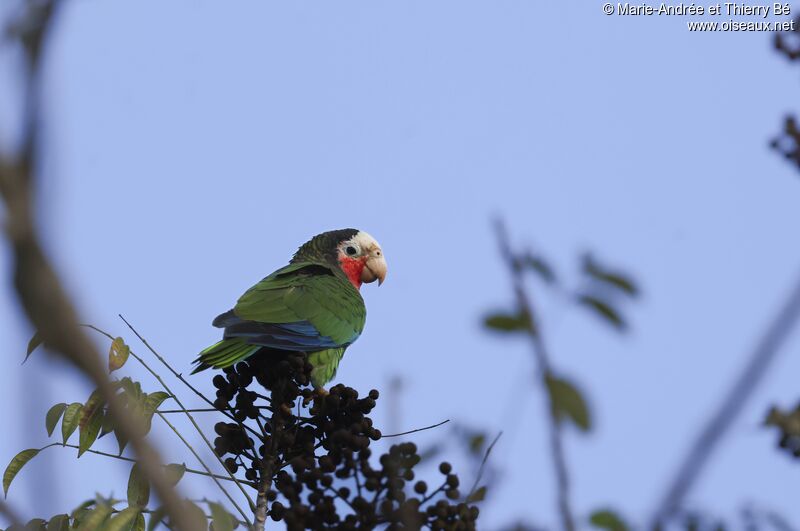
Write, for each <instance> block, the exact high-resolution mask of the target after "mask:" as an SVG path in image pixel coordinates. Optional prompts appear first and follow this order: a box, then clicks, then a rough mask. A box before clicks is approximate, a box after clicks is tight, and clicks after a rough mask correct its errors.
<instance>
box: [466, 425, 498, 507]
mask: <svg viewBox="0 0 800 531" xmlns="http://www.w3.org/2000/svg"><path fill="white" fill-rule="evenodd" d="M501 435H503V432H502V431H501V432H500V433H498V434H497V436H496V437H495V438H494V440H493V441H492V444H490V445H489V447H488V448H486V453H485V454H483V460H482V461H481V466H479V467H478V475H477V476H475V483H473V484H472V488H471V489H470V491H469V494H467V498H466V499H470V498H471V497H472V495H473V494H474V493H475V491H476V490H478V483H480V481H481V478H482V477H483V469H484V468H485V467H486V461H488V460H489V454H490V453H492V449H493V448H494V445H495V444H497V441H499V440H500V436H501Z"/></svg>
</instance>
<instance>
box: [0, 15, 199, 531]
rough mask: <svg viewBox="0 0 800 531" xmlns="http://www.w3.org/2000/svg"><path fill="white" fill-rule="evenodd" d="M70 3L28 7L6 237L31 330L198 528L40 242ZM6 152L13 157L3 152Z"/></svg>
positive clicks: (186, 521) (5, 193) (7, 163)
mask: <svg viewBox="0 0 800 531" xmlns="http://www.w3.org/2000/svg"><path fill="white" fill-rule="evenodd" d="M63 3H64V2H60V1H58V0H50V1H46V0H43V1H39V2H28V3H27V4H26V5H27V7H28V9H27V11H26V12H25V14H26V15H27V16H28V18H29V20H25V21H24V22H25V24H24V25H25V26H26V28H24V29H23V30H22V31H23V32H24V34H23V35H21V36H20V41H21V44H22V45H23V46H24V47H25V51H26V52H27V55H26V59H27V63H26V66H27V70H26V71H25V76H24V79H23V86H24V96H23V101H22V103H21V105H20V107H21V108H22V109H23V113H24V115H23V132H22V146H21V147H20V148H19V149H18V150H17V153H16V156H13V155H9V157H8V160H6V159H5V158H4V157H2V156H0V195H2V197H3V200H4V202H5V206H6V209H5V210H6V236H7V239H8V241H9V243H10V246H11V250H12V256H13V260H14V286H15V289H16V293H17V296H18V299H19V301H20V303H21V305H22V307H23V309H24V310H25V313H26V315H27V317H28V319H29V321H30V323H31V325H32V326H33V327H34V328H35V329H36V330H37V331H38V333H39V334H40V336H41V337H42V339H43V342H44V344H45V345H47V346H48V347H49V348H50V350H51V351H52V352H54V353H57V354H59V355H61V356H62V357H64V358H65V359H67V360H69V361H71V362H72V363H73V364H74V365H75V366H77V367H78V368H79V369H80V370H81V372H82V373H83V374H84V375H85V376H87V377H88V378H89V379H91V380H92V382H93V383H94V384H95V386H96V387H97V390H98V391H99V392H100V394H101V396H102V397H103V399H105V401H106V402H107V403H108V407H109V410H110V413H111V415H112V416H113V418H114V421H115V425H116V427H117V430H118V431H119V432H120V434H121V435H122V436H123V437H125V438H126V439H128V440H129V441H130V443H131V447H132V448H133V451H134V452H135V453H136V455H137V456H138V457H139V462H140V463H141V468H142V472H143V475H144V476H145V478H147V479H148V480H149V481H150V482H151V484H152V486H153V489H154V491H155V492H156V494H157V495H158V497H159V498H160V499H161V501H162V502H163V504H164V507H165V509H166V511H167V513H168V514H169V516H170V518H171V520H172V522H174V523H175V525H176V527H177V528H178V529H180V530H181V531H190V530H192V529H195V528H196V526H195V524H196V522H194V518H192V517H191V515H190V514H189V513H187V512H186V511H184V510H183V507H182V503H181V497H180V496H179V495H178V493H177V492H176V490H175V489H174V488H173V486H172V485H170V484H169V482H168V481H167V478H166V477H165V475H164V474H163V473H162V471H161V466H162V465H161V456H160V455H159V453H158V451H157V450H156V449H155V448H154V447H153V446H152V445H151V444H150V443H149V441H147V440H146V439H145V438H144V437H143V436H142V434H141V430H140V428H139V423H138V422H137V420H136V419H134V418H133V416H132V415H131V414H130V412H128V411H127V410H126V409H125V408H124V407H123V405H122V403H121V401H120V399H119V398H118V397H117V393H116V389H115V388H114V386H113V385H112V383H111V381H110V379H109V377H108V374H107V373H106V369H105V366H104V364H103V363H102V362H101V358H100V355H99V352H97V350H96V349H95V348H94V345H93V344H92V342H91V341H89V339H88V338H87V337H86V335H85V334H84V333H83V332H82V331H81V330H80V328H79V327H78V318H77V312H76V310H75V307H74V305H73V304H72V301H71V299H70V298H69V296H68V295H67V293H66V291H65V290H64V288H63V285H62V283H61V281H60V279H59V275H58V274H57V272H56V270H55V269H54V267H53V265H52V264H51V262H50V261H49V260H48V258H47V256H46V254H45V251H44V249H43V247H42V244H41V240H40V237H39V228H38V227H37V226H36V222H35V219H36V216H35V213H34V201H33V196H34V189H35V186H34V185H35V182H34V181H35V179H36V177H37V172H38V166H39V163H40V162H41V142H40V140H41V136H42V135H41V115H40V112H41V101H40V99H41V77H42V76H41V64H42V61H41V57H42V55H43V51H44V45H45V44H46V42H47V37H48V35H49V33H50V29H51V28H52V26H53V23H54V20H55V14H56V11H57V9H58V8H59V7H61V6H62V5H63ZM0 153H13V150H10V149H0Z"/></svg>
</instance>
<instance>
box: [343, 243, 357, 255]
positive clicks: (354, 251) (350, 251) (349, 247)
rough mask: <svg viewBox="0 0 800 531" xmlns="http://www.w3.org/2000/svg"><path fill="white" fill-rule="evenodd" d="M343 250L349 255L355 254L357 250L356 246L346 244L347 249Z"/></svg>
mask: <svg viewBox="0 0 800 531" xmlns="http://www.w3.org/2000/svg"><path fill="white" fill-rule="evenodd" d="M345 252H346V253H347V254H349V255H350V256H353V255H355V254H356V253H357V252H358V250H356V248H355V247H353V246H352V245H348V246H347V249H345Z"/></svg>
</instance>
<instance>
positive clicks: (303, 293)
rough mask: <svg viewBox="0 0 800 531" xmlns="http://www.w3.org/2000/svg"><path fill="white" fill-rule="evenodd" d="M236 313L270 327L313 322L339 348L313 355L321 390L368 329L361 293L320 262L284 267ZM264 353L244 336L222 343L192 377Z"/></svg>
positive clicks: (239, 304)
mask: <svg viewBox="0 0 800 531" xmlns="http://www.w3.org/2000/svg"><path fill="white" fill-rule="evenodd" d="M233 313H234V314H235V315H236V316H237V317H239V318H240V319H244V320H246V321H255V322H260V323H270V324H287V323H297V322H303V321H305V322H308V323H310V324H311V325H312V326H313V327H314V328H315V329H316V330H317V332H319V334H320V335H322V336H326V337H329V338H331V340H333V342H334V343H336V344H338V345H340V346H339V347H336V348H326V349H323V350H317V351H309V352H308V356H309V362H310V363H311V365H312V366H313V367H314V369H313V371H312V373H311V378H312V381H313V383H314V385H315V386H317V387H322V386H323V385H324V384H325V383H327V382H328V381H330V380H331V379H333V377H334V376H335V375H336V370H337V368H338V366H339V362H340V361H341V359H342V356H343V355H344V351H345V349H346V348H347V346H348V345H349V344H350V343H352V342H353V341H355V340H356V339H357V338H358V336H359V335H360V334H361V331H362V330H363V329H364V323H365V321H366V316H367V312H366V308H365V307H364V300H363V299H362V298H361V294H360V293H359V292H358V290H357V289H356V288H355V287H354V286H353V285H352V284H351V283H350V281H349V280H347V277H345V276H344V274H343V273H341V271H336V270H334V269H332V268H331V267H330V266H327V265H324V264H320V263H316V262H296V263H292V264H289V265H288V266H286V267H283V268H281V269H279V270H277V271H275V272H274V273H272V274H271V275H270V276H268V277H266V278H265V279H263V280H261V281H260V282H259V283H258V284H256V285H255V286H253V287H252V288H250V289H249V290H247V292H245V293H244V295H242V296H241V297H240V298H239V301H238V302H237V303H236V306H235V307H234V309H233ZM261 348H263V347H262V346H261V345H253V344H250V343H248V342H247V338H245V337H232V338H229V339H223V340H222V341H219V342H218V343H215V344H214V345H211V346H210V347H208V348H206V349H205V350H203V351H202V352H201V353H200V355H199V357H198V359H197V362H198V363H199V365H198V367H197V368H196V369H195V371H194V372H197V371H200V370H203V369H205V368H208V367H215V368H225V367H230V366H232V365H235V364H236V363H238V362H239V361H242V360H244V359H246V358H248V357H250V356H252V355H253V354H255V353H256V352H258V350H259V349H261Z"/></svg>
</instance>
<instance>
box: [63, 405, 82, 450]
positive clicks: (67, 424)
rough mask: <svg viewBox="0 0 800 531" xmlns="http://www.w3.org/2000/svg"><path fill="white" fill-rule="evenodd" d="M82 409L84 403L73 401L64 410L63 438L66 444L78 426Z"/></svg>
mask: <svg viewBox="0 0 800 531" xmlns="http://www.w3.org/2000/svg"><path fill="white" fill-rule="evenodd" d="M82 409H83V404H81V403H80V402H73V403H72V404H70V405H68V406H67V409H66V410H65V411H64V419H63V420H62V421H61V438H62V440H63V442H64V444H67V441H68V440H69V437H70V435H72V434H73V433H75V430H76V429H77V428H78V424H79V423H80V420H81V410H82Z"/></svg>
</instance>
